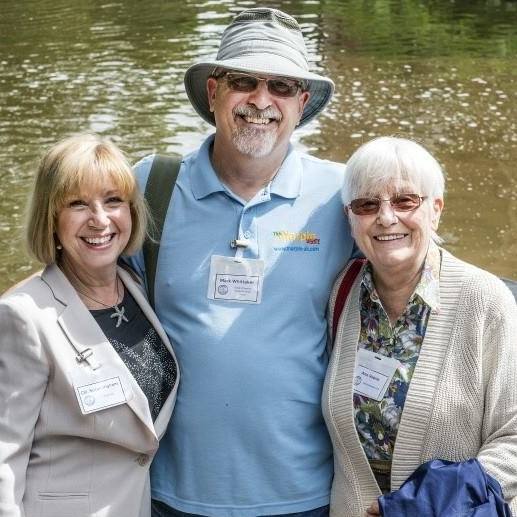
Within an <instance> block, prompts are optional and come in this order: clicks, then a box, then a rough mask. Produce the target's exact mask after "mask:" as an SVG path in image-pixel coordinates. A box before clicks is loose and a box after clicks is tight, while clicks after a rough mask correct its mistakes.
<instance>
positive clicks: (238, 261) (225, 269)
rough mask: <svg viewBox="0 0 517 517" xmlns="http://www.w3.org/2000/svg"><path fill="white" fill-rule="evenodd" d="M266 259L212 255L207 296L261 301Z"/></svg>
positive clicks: (218, 298)
mask: <svg viewBox="0 0 517 517" xmlns="http://www.w3.org/2000/svg"><path fill="white" fill-rule="evenodd" d="M263 281H264V261H263V260H260V259H246V258H234V257H223V256H220V255H212V259H211V262H210V276H209V279H208V292H207V296H208V298H210V299H211V300H225V301H228V302H240V303H260V302H261V300H262V283H263Z"/></svg>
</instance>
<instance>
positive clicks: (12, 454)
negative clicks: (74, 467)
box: [0, 295, 49, 517]
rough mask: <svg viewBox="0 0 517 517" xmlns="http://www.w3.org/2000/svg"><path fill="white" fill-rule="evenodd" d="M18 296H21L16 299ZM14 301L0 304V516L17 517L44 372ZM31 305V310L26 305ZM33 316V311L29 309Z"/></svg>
mask: <svg viewBox="0 0 517 517" xmlns="http://www.w3.org/2000/svg"><path fill="white" fill-rule="evenodd" d="M21 296H23V295H21ZM18 300H20V295H14V296H13V297H9V298H8V299H4V300H2V301H0V515H2V517H23V516H24V515H25V514H24V511H23V503H22V500H23V495H24V492H25V476H26V470H27V465H28V462H29V456H30V451H31V447H32V441H33V438H34V429H35V426H36V422H37V420H38V416H39V413H40V408H41V404H42V400H43V395H44V393H45V389H46V386H47V379H48V376H49V366H48V362H47V360H46V357H45V355H44V350H43V347H42V344H41V340H40V337H39V334H38V332H37V330H36V327H35V325H34V323H33V321H32V320H31V317H30V308H29V307H27V306H26V304H24V303H21V304H18V303H16V302H17V301H18ZM31 305H32V304H31ZM32 310H33V311H34V310H35V308H32Z"/></svg>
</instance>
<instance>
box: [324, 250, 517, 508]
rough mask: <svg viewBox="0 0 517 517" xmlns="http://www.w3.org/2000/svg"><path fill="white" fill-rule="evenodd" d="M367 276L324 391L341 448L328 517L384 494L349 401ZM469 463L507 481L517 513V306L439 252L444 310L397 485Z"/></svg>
mask: <svg viewBox="0 0 517 517" xmlns="http://www.w3.org/2000/svg"><path fill="white" fill-rule="evenodd" d="M342 276H343V273H342V274H341V275H340V276H339V277H338V280H337V281H336V284H335V285H334V289H333V292H332V295H331V299H330V307H329V314H330V315H332V313H333V309H334V304H335V301H336V295H337V289H336V286H338V285H339V282H340V280H341V278H342ZM360 279H361V274H359V275H358V277H357V279H356V281H355V282H354V285H353V287H352V290H351V291H350V294H349V296H348V299H347V303H346V305H345V307H344V309H343V312H342V314H341V318H340V320H339V325H338V328H337V331H336V340H335V346H334V350H333V352H332V357H331V360H330V364H329V368H328V371H327V376H326V379H325V385H324V388H323V401H322V405H323V413H324V416H325V421H326V423H327V427H328V429H329V433H330V436H331V439H332V443H333V446H334V469H335V472H334V481H333V484H332V494H331V502H330V515H331V517H364V515H365V509H366V508H367V507H368V506H369V505H370V504H371V503H372V502H373V501H375V500H376V499H377V497H379V496H380V495H381V493H380V491H379V488H378V486H377V483H376V481H375V477H374V476H373V473H372V471H371V470H370V467H369V464H368V460H367V459H366V455H365V454H364V452H363V448H362V446H361V443H360V442H359V438H358V436H357V432H356V429H355V423H354V413H353V403H352V393H353V390H352V380H353V372H354V366H355V356H356V349H357V342H358V338H359V330H360V316H359V304H358V300H359V292H360ZM330 324H331V325H332V322H330ZM330 328H332V327H330ZM472 457H477V458H478V460H479V461H480V462H481V463H482V464H483V466H484V467H485V468H486V470H487V471H488V472H489V474H491V475H492V476H493V477H494V478H496V479H497V480H498V481H499V483H501V486H502V489H503V493H504V496H505V498H506V500H507V502H508V503H509V504H510V507H511V509H512V512H513V513H514V514H515V515H517V305H516V303H515V300H514V298H513V295H512V294H511V292H510V291H509V289H507V288H506V286H505V285H504V284H503V283H502V282H501V281H500V280H499V279H498V278H496V277H495V276H494V275H492V274H490V273H487V272H486V271H483V270H481V269H478V268H476V267H474V266H472V265H469V264H466V263H465V262H462V261H460V260H458V259H456V258H454V257H453V256H452V255H451V254H450V253H448V252H447V251H445V250H442V265H441V271H440V312H439V314H436V313H432V314H431V315H430V318H429V322H428V325H427V331H426V334H425V338H424V341H423V344H422V348H421V351H420V356H419V359H418V362H417V365H416V368H415V371H414V374H413V378H412V381H411V384H410V386H409V390H408V393H407V397H406V402H405V406H404V411H403V413H402V418H401V422H400V426H399V430H398V434H397V440H396V443H395V450H394V453H393V463H392V473H391V480H392V489H393V490H396V489H397V488H399V487H400V485H401V484H402V483H403V482H404V480H405V479H406V478H407V477H408V476H409V475H410V474H411V473H412V472H413V471H414V470H415V469H416V468H417V467H418V465H420V464H421V463H424V462H426V461H428V460H430V459H433V458H439V459H446V460H451V461H462V460H466V459H468V458H472ZM425 517H428V516H425Z"/></svg>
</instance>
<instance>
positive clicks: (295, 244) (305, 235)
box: [272, 230, 320, 251]
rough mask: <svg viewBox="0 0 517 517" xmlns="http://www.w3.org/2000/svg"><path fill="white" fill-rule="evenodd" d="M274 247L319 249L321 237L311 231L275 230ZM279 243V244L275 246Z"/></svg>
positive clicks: (303, 249) (275, 248)
mask: <svg viewBox="0 0 517 517" xmlns="http://www.w3.org/2000/svg"><path fill="white" fill-rule="evenodd" d="M272 233H273V249H274V250H275V251H319V250H320V238H319V236H318V234H317V233H315V232H311V231H303V232H290V231H289V230H277V231H273V232H272ZM275 244H277V246H275Z"/></svg>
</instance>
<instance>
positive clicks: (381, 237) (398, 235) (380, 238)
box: [375, 233, 405, 241]
mask: <svg viewBox="0 0 517 517" xmlns="http://www.w3.org/2000/svg"><path fill="white" fill-rule="evenodd" d="M404 237H405V236H404V234H403V233H393V234H391V235H377V237H375V238H376V239H377V240H378V241H394V240H397V239H403V238H404Z"/></svg>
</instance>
